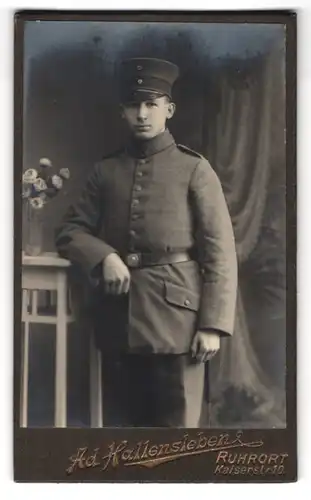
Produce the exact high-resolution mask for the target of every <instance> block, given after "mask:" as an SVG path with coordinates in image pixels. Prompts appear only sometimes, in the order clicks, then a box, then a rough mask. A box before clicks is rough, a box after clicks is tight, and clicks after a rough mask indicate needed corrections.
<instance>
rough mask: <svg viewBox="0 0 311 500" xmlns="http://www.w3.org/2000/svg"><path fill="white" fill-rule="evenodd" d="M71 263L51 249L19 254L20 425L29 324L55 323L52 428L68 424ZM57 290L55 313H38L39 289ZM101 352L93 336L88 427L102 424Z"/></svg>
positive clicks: (23, 415) (23, 424)
mask: <svg viewBox="0 0 311 500" xmlns="http://www.w3.org/2000/svg"><path fill="white" fill-rule="evenodd" d="M69 266H70V262H69V261H68V260H66V259H62V258H60V257H59V256H58V255H57V254H56V253H54V252H45V253H44V254H42V255H39V256H37V257H32V256H28V255H25V254H23V256H22V321H23V322H24V335H23V338H22V367H21V400H20V425H21V427H27V414H28V379H29V324H30V323H41V324H53V325H56V356H55V415H54V425H55V427H66V426H67V326H68V323H70V322H72V321H74V317H73V315H72V314H71V312H69V311H68V298H69V293H68V284H67V270H68V268H69ZM39 291H47V292H54V293H55V292H56V297H57V298H56V311H55V314H54V315H51V314H50V315H47V314H40V311H39V308H38V292H39ZM100 366H101V365H100V353H99V352H98V351H97V349H96V347H95V345H94V340H93V336H91V346H90V399H91V426H92V427H101V425H102V407H101V397H100V395H101V376H100Z"/></svg>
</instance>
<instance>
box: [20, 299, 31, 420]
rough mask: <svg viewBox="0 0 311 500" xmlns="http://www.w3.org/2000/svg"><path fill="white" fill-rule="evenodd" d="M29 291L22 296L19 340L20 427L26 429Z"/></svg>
mask: <svg viewBox="0 0 311 500" xmlns="http://www.w3.org/2000/svg"><path fill="white" fill-rule="evenodd" d="M29 293H30V292H29V291H28V290H23V294H22V319H23V323H24V332H23V334H22V338H21V392H20V426H21V427H27V423H28V422H27V421H28V377H29V321H27V316H28V301H29Z"/></svg>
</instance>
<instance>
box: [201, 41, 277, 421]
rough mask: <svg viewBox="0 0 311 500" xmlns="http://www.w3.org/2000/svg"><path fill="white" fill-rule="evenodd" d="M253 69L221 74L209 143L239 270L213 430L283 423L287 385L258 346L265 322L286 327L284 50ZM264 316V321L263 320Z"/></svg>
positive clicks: (214, 387)
mask: <svg viewBox="0 0 311 500" xmlns="http://www.w3.org/2000/svg"><path fill="white" fill-rule="evenodd" d="M253 63H254V64H253V70H251V71H250V70H249V69H248V67H247V66H245V68H244V72H243V69H242V70H241V74H240V75H239V74H232V71H230V67H229V68H227V69H226V70H224V69H223V68H222V69H220V70H218V71H217V72H215V77H214V85H215V86H217V89H218V93H217V91H216V95H217V100H216V101H217V105H216V110H215V114H213V113H212V114H211V116H210V121H212V122H213V124H211V127H210V129H211V132H210V134H209V137H208V139H207V141H206V152H207V155H208V156H209V157H210V158H211V162H212V164H213V166H214V168H215V169H216V170H217V172H218V174H219V176H220V179H221V182H222V185H223V189H224V192H225V196H226V199H227V202H228V206H229V210H230V213H231V217H232V221H233V226H234V231H235V237H236V245H237V254H238V261H239V270H240V272H239V292H238V299H237V313H236V325H235V334H234V336H233V338H232V339H224V340H222V346H221V350H220V355H219V359H215V361H213V362H212V363H211V369H210V390H211V400H212V417H211V422H212V425H213V424H214V425H215V424H217V423H218V424H220V423H223V424H225V423H226V422H228V424H229V425H232V423H236V425H240V424H242V423H243V422H244V423H245V422H248V423H249V425H254V424H257V425H263V426H266V425H267V426H283V425H284V424H285V397H284V386H283V385H282V382H281V383H277V382H276V381H275V380H273V377H271V376H269V370H267V369H265V366H264V361H263V360H264V358H265V356H267V352H265V349H264V348H262V349H256V345H255V343H254V337H255V336H256V335H259V336H263V337H266V336H267V320H268V321H270V323H271V322H272V323H273V321H274V325H275V326H276V328H279V329H280V328H282V329H283V328H284V327H285V312H286V311H285V230H284V229H285V186H284V183H283V184H282V178H283V179H284V177H285V155H284V150H285V75H284V53H283V50H282V48H278V47H276V49H275V50H274V51H273V52H271V53H270V55H269V56H266V57H259V58H258V60H257V62H256V63H255V61H253ZM247 64H248V65H249V62H248V63H247ZM254 68H256V69H255V70H254ZM207 119H209V118H208V117H207ZM276 173H278V174H279V175H277V176H276ZM275 178H276V182H275ZM270 199H271V201H270ZM258 278H259V279H258ZM252 285H253V288H255V291H256V292H257V297H260V300H257V301H256V307H252V309H251V310H250V309H247V308H246V306H245V304H246V300H245V298H244V297H245V295H247V294H248V290H249V288H252ZM256 288H257V290H256ZM271 305H272V307H271ZM263 314H264V315H265V316H266V318H265V319H266V321H261V319H262V317H263ZM252 315H255V318H254V316H252ZM256 318H257V321H258V323H257V327H256V328H252V325H253V324H254V319H255V322H256ZM264 329H266V331H264ZM270 329H271V327H270ZM272 330H273V328H272ZM272 333H273V332H272ZM277 337H278V339H277V340H282V343H283V346H284V349H283V346H282V344H280V345H279V346H274V345H273V338H270V346H268V349H269V350H270V351H272V350H273V348H274V347H276V349H278V350H281V351H283V356H284V359H283V377H284V376H285V354H284V350H285V331H284V330H283V338H281V339H280V337H282V334H281V335H278V336H277ZM272 362H273V360H272ZM281 378H282V377H281ZM283 384H284V378H283ZM220 394H221V397H220ZM230 406H231V409H230ZM234 408H235V410H234ZM242 408H243V411H241V410H242ZM246 408H248V410H247V411H245V409H246ZM234 412H235V415H234Z"/></svg>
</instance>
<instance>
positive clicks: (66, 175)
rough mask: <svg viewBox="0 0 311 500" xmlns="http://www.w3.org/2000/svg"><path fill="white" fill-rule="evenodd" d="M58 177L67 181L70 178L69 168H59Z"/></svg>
mask: <svg viewBox="0 0 311 500" xmlns="http://www.w3.org/2000/svg"><path fill="white" fill-rule="evenodd" d="M59 175H60V177H61V178H62V179H65V180H68V179H69V178H70V171H69V168H61V169H60V171H59Z"/></svg>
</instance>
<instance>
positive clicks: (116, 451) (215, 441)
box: [66, 431, 287, 475]
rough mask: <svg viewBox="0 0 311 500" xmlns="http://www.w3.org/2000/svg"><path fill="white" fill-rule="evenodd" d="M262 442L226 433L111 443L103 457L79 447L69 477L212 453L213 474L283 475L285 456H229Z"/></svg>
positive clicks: (70, 461) (257, 445) (149, 465)
mask: <svg viewBox="0 0 311 500" xmlns="http://www.w3.org/2000/svg"><path fill="white" fill-rule="evenodd" d="M262 445H263V441H262V440H258V441H245V440H244V439H243V433H242V431H238V432H237V433H236V434H235V435H234V436H230V435H229V434H227V433H223V434H219V435H212V436H206V435H205V434H204V433H203V432H197V433H196V434H195V435H194V436H189V434H185V435H184V436H183V437H182V439H180V440H176V441H173V442H171V443H154V442H152V441H151V440H149V439H148V440H146V441H139V442H137V443H134V444H131V443H130V442H129V441H128V440H123V441H119V442H117V441H113V442H111V443H110V444H109V445H108V446H107V448H106V450H107V451H106V452H104V454H103V453H102V452H101V450H100V448H99V447H98V448H94V449H89V448H88V447H80V448H78V449H77V450H76V453H74V454H73V455H71V456H70V457H69V466H68V468H67V469H66V472H67V474H68V475H70V474H73V473H74V472H77V471H78V470H82V469H90V468H100V470H101V471H106V470H107V469H108V468H116V467H118V466H141V467H147V468H153V467H156V466H158V465H160V464H163V463H167V462H173V461H176V460H178V459H181V458H184V457H190V456H195V455H201V454H204V453H207V452H215V453H217V455H216V462H215V466H216V468H215V470H214V473H215V474H218V475H219V474H225V475H227V474H229V475H230V474H283V472H284V462H285V460H286V458H287V454H285V453H284V454H275V453H274V454H273V453H272V454H265V453H232V452H231V453H229V451H228V450H232V449H234V448H242V447H244V448H259V447H261V446H262Z"/></svg>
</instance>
